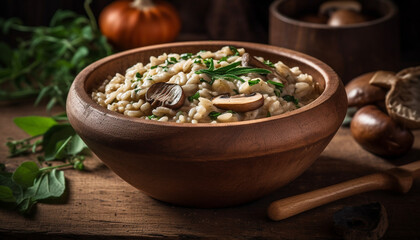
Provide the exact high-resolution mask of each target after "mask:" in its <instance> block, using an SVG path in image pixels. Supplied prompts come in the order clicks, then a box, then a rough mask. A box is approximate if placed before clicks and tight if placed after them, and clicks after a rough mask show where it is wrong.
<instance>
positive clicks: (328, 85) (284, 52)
mask: <svg viewBox="0 0 420 240" xmlns="http://www.w3.org/2000/svg"><path fill="white" fill-rule="evenodd" d="M203 45H215V46H220V47H223V46H231V45H234V46H238V47H241V48H245V49H247V48H252V49H258V50H259V51H263V52H266V53H269V54H270V53H271V54H275V55H279V56H281V57H284V58H291V59H292V60H295V61H298V62H301V63H302V64H305V65H307V66H309V67H310V68H313V69H315V70H316V71H317V72H318V73H319V74H320V75H321V76H322V77H323V78H324V80H325V87H324V91H323V92H322V94H321V95H320V96H319V97H318V98H316V99H315V100H314V101H313V102H311V103H309V104H308V105H305V106H303V107H301V108H298V109H295V110H293V111H290V112H286V113H283V114H280V115H276V116H271V117H267V118H260V119H254V120H246V121H238V122H229V123H216V124H214V123H196V124H193V123H176V122H159V121H153V120H146V119H141V118H136V117H129V116H126V115H124V114H121V113H117V112H114V111H111V110H108V109H107V108H105V107H102V106H100V105H99V104H98V103H96V102H95V101H94V100H93V99H92V98H91V96H90V94H88V91H87V90H88V89H86V84H85V81H86V80H87V79H88V78H89V76H90V75H91V74H92V73H93V72H94V71H95V70H96V69H97V68H98V67H99V66H101V65H102V64H104V63H106V62H110V61H115V60H118V59H122V58H124V57H126V56H128V55H131V54H136V53H138V52H142V51H150V50H157V49H162V48H170V47H183V46H203ZM162 53H163V52H162ZM134 64H135V63H133V65H134ZM104 80H105V79H104ZM340 83H341V80H340V79H339V77H338V75H337V74H336V73H335V72H334V70H333V69H332V68H331V67H329V66H328V65H327V64H325V63H324V62H322V61H320V60H318V59H316V58H314V57H311V56H309V55H306V54H303V53H300V52H297V51H293V50H290V49H285V48H281V47H276V46H271V45H266V44H260V43H249V42H240V41H189V42H175V43H165V44H158V45H152V46H147V47H141V48H136V49H131V50H127V51H123V52H120V53H116V54H113V55H110V56H108V57H105V58H103V59H100V60H98V61H96V62H94V63H92V64H90V65H89V66H87V67H86V68H85V69H83V70H82V71H81V72H80V73H79V74H78V75H77V76H76V78H75V80H74V82H73V86H72V88H71V89H70V91H74V93H75V94H77V95H78V96H79V98H80V99H81V100H82V101H84V102H85V103H87V104H88V105H89V106H90V107H91V108H93V110H94V111H99V112H102V113H105V114H106V115H107V116H109V117H112V118H115V119H120V120H123V121H131V122H138V123H141V124H152V125H165V126H173V127H195V128H197V127H198V128H200V127H215V128H217V127H226V126H238V125H248V124H257V123H264V122H270V121H276V120H278V119H282V118H289V117H293V116H295V115H298V114H302V113H304V112H306V111H308V110H311V109H313V108H316V107H317V106H320V105H321V104H322V103H324V102H325V101H327V100H328V99H329V98H330V97H331V96H332V95H333V94H334V93H335V92H336V91H337V90H338V88H339V85H340Z"/></svg>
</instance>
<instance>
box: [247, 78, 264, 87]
mask: <svg viewBox="0 0 420 240" xmlns="http://www.w3.org/2000/svg"><path fill="white" fill-rule="evenodd" d="M260 81H261V80H260V79H255V80H249V81H248V85H249V86H254V85H255V84H258V83H259V82H260Z"/></svg>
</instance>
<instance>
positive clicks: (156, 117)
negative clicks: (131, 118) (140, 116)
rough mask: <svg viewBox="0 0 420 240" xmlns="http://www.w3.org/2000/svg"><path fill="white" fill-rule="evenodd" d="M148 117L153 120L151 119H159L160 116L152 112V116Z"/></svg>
mask: <svg viewBox="0 0 420 240" xmlns="http://www.w3.org/2000/svg"><path fill="white" fill-rule="evenodd" d="M147 118H148V119H150V120H151V119H159V118H160V117H158V116H156V115H154V114H152V115H150V116H147Z"/></svg>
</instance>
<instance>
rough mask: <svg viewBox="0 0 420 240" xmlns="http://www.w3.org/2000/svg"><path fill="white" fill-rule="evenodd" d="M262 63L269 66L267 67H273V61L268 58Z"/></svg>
mask: <svg viewBox="0 0 420 240" xmlns="http://www.w3.org/2000/svg"><path fill="white" fill-rule="evenodd" d="M264 64H265V65H267V66H269V67H272V68H274V63H272V62H271V61H270V60H265V61H264Z"/></svg>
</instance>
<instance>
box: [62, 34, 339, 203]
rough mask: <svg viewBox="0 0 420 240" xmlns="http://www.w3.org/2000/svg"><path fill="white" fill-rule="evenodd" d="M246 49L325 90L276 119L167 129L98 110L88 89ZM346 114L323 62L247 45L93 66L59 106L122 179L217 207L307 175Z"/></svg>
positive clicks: (152, 52) (115, 59)
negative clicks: (146, 69)
mask: <svg viewBox="0 0 420 240" xmlns="http://www.w3.org/2000/svg"><path fill="white" fill-rule="evenodd" d="M227 45H233V46H237V47H244V48H245V49H246V50H247V51H248V52H249V53H251V54H253V55H255V56H262V57H264V58H266V59H270V60H271V61H273V62H276V61H278V60H281V61H283V62H284V63H285V64H287V65H288V66H290V67H292V66H299V67H300V69H301V70H302V71H303V72H305V73H309V74H311V75H312V76H313V77H314V79H315V80H316V81H318V82H319V83H320V84H321V86H322V87H323V88H325V90H324V91H323V93H322V94H321V96H320V97H319V98H317V99H316V100H315V101H314V102H312V103H310V104H308V105H306V106H304V107H302V108H299V109H297V110H294V111H292V112H288V113H285V114H283V115H279V116H273V117H270V118H264V119H257V120H250V121H243V122H235V123H218V124H210V123H200V124H191V123H184V124H180V123H171V122H157V121H148V120H143V119H138V118H133V117H128V116H124V115H122V114H120V113H116V112H112V111H109V110H107V109H106V108H104V107H101V106H99V105H98V104H96V103H95V102H94V101H93V100H92V99H91V97H90V92H91V90H92V88H93V87H94V86H97V85H98V84H99V83H101V82H102V81H104V79H105V78H106V77H107V76H108V75H111V76H112V75H114V74H116V73H124V72H125V70H126V69H127V68H128V67H130V66H132V65H134V64H135V63H137V62H145V63H147V62H148V61H149V57H150V56H158V55H161V54H162V53H165V52H166V53H172V52H174V53H184V52H191V53H196V52H198V51H200V50H202V49H206V50H211V51H215V50H217V49H220V48H221V47H223V46H227ZM346 107H347V98H346V93H345V90H344V87H343V84H342V83H341V81H340V80H339V78H338V76H337V75H336V74H335V73H334V71H333V70H332V69H331V68H330V67H328V66H327V65H326V64H324V63H322V62H321V61H319V60H317V59H315V58H312V57H310V56H307V55H304V54H302V53H298V52H295V51H291V50H287V49H283V48H279V47H274V46H268V45H263V44H255V43H245V42H227V41H226V42H222V41H204V42H181V43H171V44H162V45H155V46H149V47H143V48H138V49H134V50H129V51H126V52H122V53H118V54H114V55H112V56H109V57H106V58H104V59H102V60H99V61H97V62H95V63H93V64H91V65H89V66H88V67H86V68H85V69H84V70H83V71H82V72H80V73H79V75H77V77H76V79H75V80H74V82H73V85H72V87H71V89H70V92H69V95H68V98H67V114H68V118H69V121H70V123H71V125H72V126H73V127H74V129H75V130H76V132H77V133H78V134H79V135H80V136H81V137H82V139H83V140H84V141H85V142H86V144H87V145H88V146H89V148H90V149H91V150H92V151H93V152H94V153H95V154H96V155H97V156H98V157H99V158H100V159H101V160H102V161H103V162H104V163H105V164H106V165H107V166H108V167H109V168H110V169H112V170H113V171H114V172H115V173H116V174H117V175H119V176H120V177H121V178H122V179H124V180H125V181H127V182H128V183H130V184H131V185H133V186H135V187H136V188H138V189H140V190H141V191H143V192H144V193H145V194H147V195H149V196H151V197H153V198H156V199H159V200H162V201H165V202H169V203H173V204H177V205H184V206H193V207H224V206H231V205H236V204H241V203H245V202H248V201H252V200H255V199H258V198H260V197H262V196H264V195H266V194H269V193H271V192H273V191H274V190H276V189H278V188H280V187H281V186H283V185H285V184H287V183H289V182H290V181H292V180H293V179H294V178H296V177H297V176H299V175H300V174H301V173H302V172H303V171H305V170H306V169H307V168H308V167H309V166H310V165H311V164H312V163H313V162H314V161H315V159H317V157H318V156H319V154H320V153H321V152H322V151H323V150H324V148H325V147H326V146H327V144H328V143H329V141H330V140H331V138H332V137H333V136H334V134H335V133H336V131H337V130H338V128H339V127H340V124H341V122H342V120H343V118H344V115H345V112H346Z"/></svg>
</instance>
